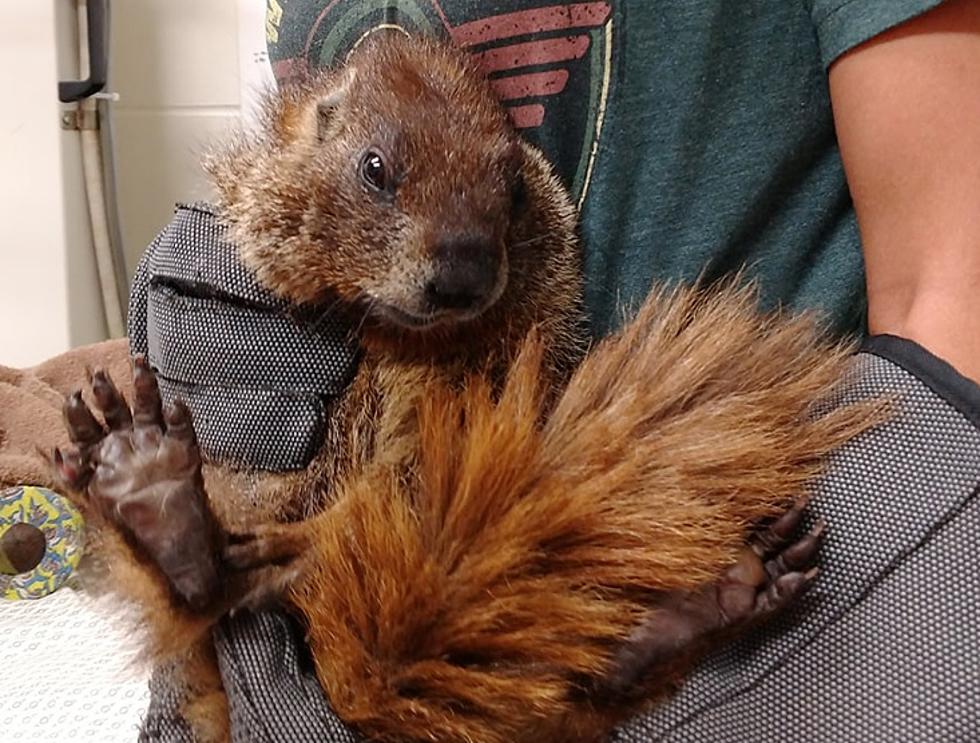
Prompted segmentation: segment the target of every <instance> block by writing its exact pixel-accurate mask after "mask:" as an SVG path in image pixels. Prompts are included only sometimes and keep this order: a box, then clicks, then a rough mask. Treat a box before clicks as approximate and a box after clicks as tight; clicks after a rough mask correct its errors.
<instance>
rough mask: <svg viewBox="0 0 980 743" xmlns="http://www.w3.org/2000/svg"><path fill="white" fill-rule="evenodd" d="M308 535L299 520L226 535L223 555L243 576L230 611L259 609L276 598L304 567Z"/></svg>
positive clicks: (232, 567)
mask: <svg viewBox="0 0 980 743" xmlns="http://www.w3.org/2000/svg"><path fill="white" fill-rule="evenodd" d="M309 534H310V531H309V528H308V524H307V523H306V522H299V523H294V524H266V525H262V526H259V527H256V528H254V529H252V531H250V532H248V533H244V534H231V535H229V544H228V546H227V547H225V551H224V554H223V556H222V557H223V560H224V563H225V565H227V566H228V568H229V569H230V570H235V571H238V572H239V575H240V576H241V577H242V588H241V589H240V590H239V593H238V596H237V597H236V598H235V600H234V602H233V605H232V610H234V609H237V608H242V607H244V608H249V609H258V608H261V607H262V606H264V605H266V604H269V603H272V602H275V601H277V600H279V599H280V598H281V597H282V595H283V594H284V593H285V592H286V591H287V590H288V589H289V587H290V586H291V585H292V584H293V583H294V582H296V581H297V580H299V579H300V578H301V577H302V576H303V573H304V571H305V570H306V568H307V561H308V556H309V547H310V541H309Z"/></svg>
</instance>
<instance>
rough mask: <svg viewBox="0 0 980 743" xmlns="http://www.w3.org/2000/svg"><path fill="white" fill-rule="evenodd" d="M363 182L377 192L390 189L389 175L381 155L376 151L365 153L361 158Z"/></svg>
mask: <svg viewBox="0 0 980 743" xmlns="http://www.w3.org/2000/svg"><path fill="white" fill-rule="evenodd" d="M361 180H362V181H364V182H365V183H366V184H367V185H368V186H369V187H370V188H373V189H374V190H375V191H384V190H385V189H387V188H388V173H387V172H386V169H385V161H384V158H383V157H382V156H381V153H379V152H377V151H375V150H368V151H367V152H365V153H364V157H362V158H361Z"/></svg>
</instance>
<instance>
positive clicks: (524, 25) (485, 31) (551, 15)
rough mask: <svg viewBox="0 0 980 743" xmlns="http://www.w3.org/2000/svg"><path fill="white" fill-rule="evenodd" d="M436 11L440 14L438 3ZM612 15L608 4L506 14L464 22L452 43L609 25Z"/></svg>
mask: <svg viewBox="0 0 980 743" xmlns="http://www.w3.org/2000/svg"><path fill="white" fill-rule="evenodd" d="M434 4H435V6H436V8H437V9H438V10H439V11H441V10H442V9H441V8H440V7H439V3H438V0H434ZM611 12H612V10H611V8H610V5H609V3H607V2H604V3H597V2H594V3H573V4H571V5H549V6H547V7H544V8H535V9H534V10H521V11H518V12H516V13H503V14H501V15H495V16H490V17H489V18H483V19H481V20H479V21H470V22H469V23H461V24H460V25H458V26H456V27H455V28H452V29H451V30H450V33H451V34H452V37H453V41H455V42H456V43H457V44H459V45H460V46H472V45H473V44H485V43H486V42H488V41H496V40H498V39H506V38H511V37H514V36H522V35H524V34H531V33H542V32H545V31H560V30H563V29H569V28H593V27H595V26H601V25H602V24H603V23H605V22H606V19H607V18H608V17H609V14H610V13H611Z"/></svg>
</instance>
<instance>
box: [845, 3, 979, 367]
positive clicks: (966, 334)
mask: <svg viewBox="0 0 980 743" xmlns="http://www.w3.org/2000/svg"><path fill="white" fill-rule="evenodd" d="M830 92H831V98H832V102H833V107H834V117H835V121H836V126H837V131H838V137H839V141H840V147H841V152H842V156H843V160H844V167H845V170H846V173H847V178H848V182H849V184H850V188H851V193H852V196H853V199H854V204H855V209H856V212H857V217H858V223H859V225H860V230H861V238H862V242H863V244H864V252H865V260H866V264H867V284H868V321H869V330H870V332H871V333H873V334H881V333H887V334H891V335H898V336H901V337H904V338H907V339H909V340H912V341H915V342H917V343H918V344H920V345H921V346H923V347H924V348H926V349H927V350H929V351H930V352H932V353H933V354H935V355H936V356H939V357H940V358H942V359H944V360H945V361H947V362H948V363H949V364H951V365H952V366H953V367H955V368H956V369H957V370H958V371H959V372H960V373H961V374H963V375H964V376H967V377H970V378H971V379H973V380H974V381H980V1H978V0H950V1H949V2H947V3H944V4H943V5H940V6H939V7H937V8H936V9H934V10H932V11H930V12H928V13H925V14H923V15H921V16H919V17H917V18H914V19H912V20H910V21H907V22H906V23H904V24H902V25H900V26H898V27H896V28H894V29H892V30H890V31H887V32H885V33H883V34H881V35H879V36H877V37H875V38H873V39H871V40H870V41H868V42H866V43H864V44H862V45H860V46H858V47H855V48H854V49H852V50H851V51H850V52H848V53H846V54H845V55H843V56H842V57H840V58H839V59H838V60H837V61H836V62H835V63H834V64H833V65H832V66H831V68H830Z"/></svg>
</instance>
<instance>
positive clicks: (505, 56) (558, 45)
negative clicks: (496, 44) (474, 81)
mask: <svg viewBox="0 0 980 743" xmlns="http://www.w3.org/2000/svg"><path fill="white" fill-rule="evenodd" d="M589 41H590V39H589V37H588V36H585V35H582V36H566V37H564V38H561V39H546V40H544V41H527V42H524V43H523V44H510V45H508V46H505V47H501V48H499V49H489V50H488V51H485V52H480V53H479V54H477V55H475V56H476V60H477V62H478V63H479V64H480V66H481V67H482V68H483V70H484V72H487V73H490V72H497V71H498V70H513V69H515V68H517V67H527V66H529V65H538V64H549V63H551V62H567V61H568V60H570V59H579V58H581V57H582V56H583V55H584V54H585V52H586V51H587V50H588V48H589Z"/></svg>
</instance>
